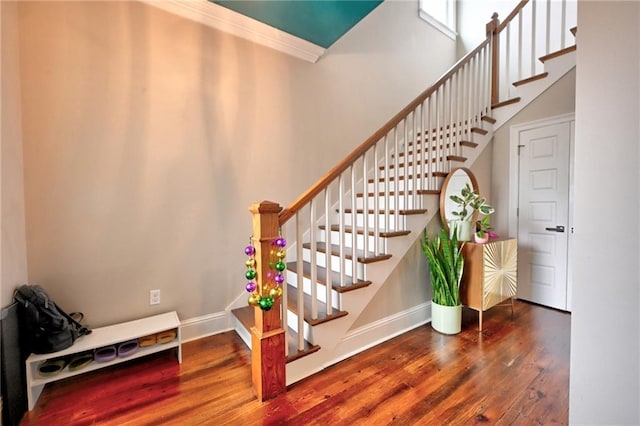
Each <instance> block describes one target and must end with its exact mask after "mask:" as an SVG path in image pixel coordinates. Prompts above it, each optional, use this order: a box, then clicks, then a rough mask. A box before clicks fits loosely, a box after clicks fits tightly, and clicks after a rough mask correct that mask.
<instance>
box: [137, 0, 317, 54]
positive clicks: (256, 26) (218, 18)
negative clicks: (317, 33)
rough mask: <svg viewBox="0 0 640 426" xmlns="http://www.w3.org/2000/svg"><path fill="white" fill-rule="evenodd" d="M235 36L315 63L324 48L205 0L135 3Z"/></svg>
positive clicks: (161, 0) (148, 0) (150, 0)
mask: <svg viewBox="0 0 640 426" xmlns="http://www.w3.org/2000/svg"><path fill="white" fill-rule="evenodd" d="M138 1H140V2H142V3H145V4H148V5H150V6H154V7H157V8H159V9H162V10H164V11H166V12H169V13H172V14H174V15H178V16H181V17H183V18H187V19H190V20H192V21H196V22H199V23H201V24H203V25H206V26H208V27H211V28H215V29H217V30H220V31H224V32H226V33H229V34H232V35H234V36H237V37H241V38H244V39H246V40H249V41H252V42H254V43H258V44H260V45H263V46H267V47H270V48H272V49H275V50H278V51H280V52H283V53H286V54H288V55H291V56H294V57H296V58H299V59H303V60H305V61H308V62H311V63H315V62H317V61H318V59H319V58H320V57H321V56H322V55H323V54H324V52H325V51H326V49H324V48H323V47H321V46H318V45H316V44H313V43H311V42H308V41H306V40H303V39H301V38H299V37H296V36H293V35H291V34H288V33H285V32H284V31H280V30H278V29H277V28H274V27H271V26H269V25H266V24H264V23H262V22H259V21H256V20H255V19H252V18H249V17H247V16H244V15H242V14H240V13H237V12H234V11H232V10H230V9H227V8H226V7H222V6H220V5H218V4H215V3H212V2H210V1H208V0H138Z"/></svg>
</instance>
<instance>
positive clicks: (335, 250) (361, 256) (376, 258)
mask: <svg viewBox="0 0 640 426" xmlns="http://www.w3.org/2000/svg"><path fill="white" fill-rule="evenodd" d="M302 247H303V248H306V249H309V250H310V249H311V243H304V244H302ZM329 248H330V249H331V254H332V255H333V256H340V246H338V245H336V244H331V246H330V247H329ZM316 250H318V251H319V252H320V253H326V252H327V245H326V244H325V243H324V242H317V243H316ZM356 256H357V259H358V262H360V263H363V264H368V263H374V262H380V261H382V260H387V259H390V258H391V255H390V254H378V255H376V254H373V253H371V252H369V253H366V254H365V253H364V251H363V250H360V249H357V250H356ZM345 258H346V259H349V260H352V259H353V256H352V252H351V249H347V250H345Z"/></svg>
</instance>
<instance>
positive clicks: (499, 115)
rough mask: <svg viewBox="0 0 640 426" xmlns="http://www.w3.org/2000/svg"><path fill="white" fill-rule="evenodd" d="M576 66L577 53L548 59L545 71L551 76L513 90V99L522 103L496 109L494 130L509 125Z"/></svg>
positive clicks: (494, 111) (493, 114)
mask: <svg viewBox="0 0 640 426" xmlns="http://www.w3.org/2000/svg"><path fill="white" fill-rule="evenodd" d="M575 66H576V52H575V51H573V52H569V53H565V54H564V55H561V56H558V57H555V58H552V59H548V60H547V61H546V62H545V63H544V71H545V72H548V73H549V75H548V76H547V77H546V78H542V79H540V80H536V81H533V82H531V83H527V84H523V85H522V86H519V87H516V88H514V89H512V91H513V92H512V93H514V95H513V97H519V98H520V102H516V103H514V104H511V105H507V106H503V107H500V108H496V109H494V110H493V111H492V113H491V114H492V117H493V118H495V119H496V122H495V124H494V125H493V130H494V131H496V130H498V129H499V128H500V127H502V126H503V125H504V124H505V123H507V122H508V121H509V120H510V119H511V118H513V116H515V115H516V114H517V113H518V112H520V111H521V110H522V109H523V108H524V107H525V106H527V105H528V104H529V103H531V102H532V101H533V100H534V99H536V98H537V97H538V96H540V95H541V94H542V93H543V92H544V91H545V90H547V89H548V88H549V87H551V86H552V85H553V84H554V83H555V82H557V81H558V80H560V78H561V77H562V76H564V75H565V74H566V73H568V72H569V71H571V70H572V69H573V68H575Z"/></svg>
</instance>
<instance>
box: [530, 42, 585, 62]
mask: <svg viewBox="0 0 640 426" xmlns="http://www.w3.org/2000/svg"><path fill="white" fill-rule="evenodd" d="M576 48H577V47H576V45H575V44H574V45H573V46H569V47H565V48H564V49H560V50H556V51H555V52H551V53H549V54H548V55H544V56H542V57H540V58H539V60H540V62H542V63H545V62H546V61H548V60H549V59H553V58H557V57H559V56H562V55H566V54H567V53H571V52H575V51H576Z"/></svg>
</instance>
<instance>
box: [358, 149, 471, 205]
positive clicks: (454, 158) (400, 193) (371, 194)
mask: <svg viewBox="0 0 640 426" xmlns="http://www.w3.org/2000/svg"><path fill="white" fill-rule="evenodd" d="M449 157H451V158H449ZM449 157H447V159H448V160H450V161H460V162H463V163H464V162H465V161H467V159H466V158H465V157H458V156H456V155H450V156H449ZM423 191H431V190H430V189H418V190H416V191H415V194H418V195H420V194H430V192H423ZM437 191H438V193H440V190H439V189H438V190H437ZM386 194H389V197H393V196H395V195H396V192H395V191H388V192H385V191H380V192H378V197H384V196H385V195H386ZM415 194H414V191H413V190H411V191H398V196H404V195H407V196H411V195H415ZM375 196H376V194H375V193H374V192H367V197H375ZM363 197H364V193H362V192H357V193H356V198H363Z"/></svg>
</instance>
